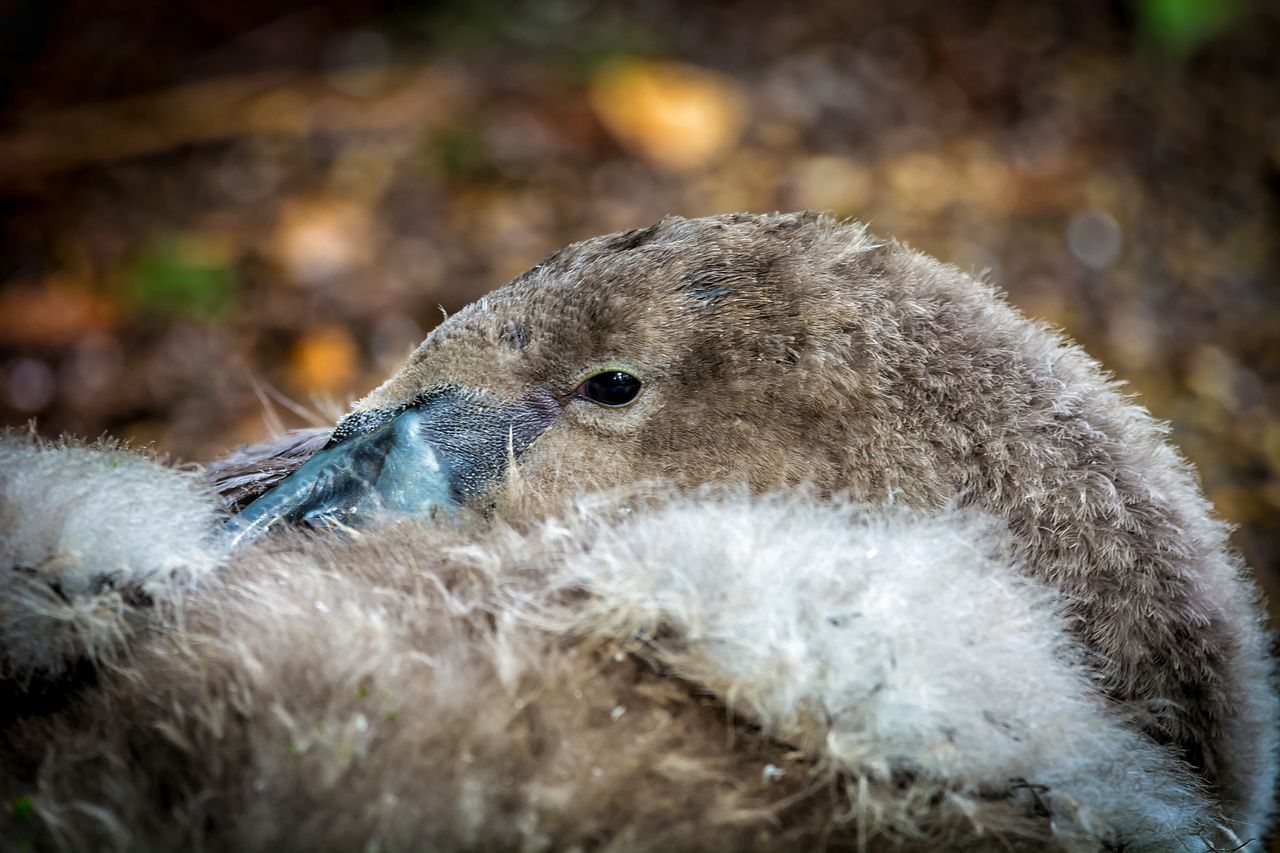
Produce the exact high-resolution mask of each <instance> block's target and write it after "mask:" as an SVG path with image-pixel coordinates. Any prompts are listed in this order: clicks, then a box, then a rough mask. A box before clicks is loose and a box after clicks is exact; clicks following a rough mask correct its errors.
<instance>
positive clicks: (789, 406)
mask: <svg viewBox="0 0 1280 853" xmlns="http://www.w3.org/2000/svg"><path fill="white" fill-rule="evenodd" d="M877 248H878V247H877V246H876V245H875V244H874V243H873V242H872V241H871V240H870V238H868V237H867V236H866V235H865V232H864V231H863V230H862V229H861V228H859V227H856V226H848V225H840V224H838V223H836V222H835V221H834V220H831V219H830V218H827V217H823V216H818V215H814V214H792V215H776V216H765V217H760V216H746V215H740V216H724V217H715V218H709V219H699V220H685V219H679V218H668V219H664V220H663V221H661V222H659V223H658V224H656V225H654V226H652V227H650V228H646V229H643V230H634V231H626V232H622V233H619V234H613V235H609V236H605V237H599V238H596V239H592V240H587V241H585V242H582V243H577V244H574V245H572V246H569V247H567V248H565V249H563V250H561V251H559V252H557V253H555V254H553V255H551V256H550V257H549V258H547V259H546V260H545V261H543V262H542V263H541V264H539V265H538V266H536V267H534V268H533V269H531V270H529V271H528V272H526V273H525V274H523V275H521V276H520V277H518V278H517V279H515V280H514V281H512V282H511V283H510V284H508V285H507V286H505V287H503V288H502V289H500V290H497V291H495V292H494V293H491V294H489V295H488V296H486V297H484V298H483V299H481V300H479V301H478V302H476V303H474V304H472V305H470V306H468V307H467V308H465V309H464V310H462V311H460V312H459V313H457V314H455V315H453V316H452V317H450V318H449V319H448V320H446V321H445V322H444V323H443V324H442V325H440V326H439V327H438V328H436V329H435V330H434V331H433V332H432V333H431V335H430V336H429V337H428V338H427V339H426V340H425V341H424V342H423V343H422V344H421V346H419V347H418V349H417V350H416V351H415V352H414V353H413V354H412V355H411V356H410V357H409V359H408V360H407V362H406V363H405V364H404V365H403V366H402V367H401V368H400V369H399V370H398V371H397V372H396V373H395V374H394V375H393V376H392V377H391V378H390V379H388V380H387V381H386V382H385V383H383V384H382V385H381V386H380V387H378V388H377V389H375V390H374V391H373V392H372V393H370V394H369V395H368V396H366V397H365V398H364V399H363V400H360V401H359V402H358V403H357V404H356V405H355V407H354V408H353V410H352V412H351V413H350V414H349V415H347V416H346V417H345V418H343V420H342V421H341V422H339V424H338V425H337V427H336V429H335V430H334V432H333V434H332V436H331V437H330V439H329V442H328V445H327V446H326V447H325V448H324V449H323V450H321V451H320V452H319V453H318V454H317V455H316V456H315V457H313V458H312V459H311V460H310V461H309V462H307V463H306V464H305V465H304V466H302V467H301V468H300V469H299V470H298V471H296V472H295V473H293V474H292V475H291V476H290V477H289V478H287V479H286V480H285V481H283V482H282V483H281V484H279V485H278V486H276V487H275V488H274V489H272V491H270V492H268V493H267V494H266V495H264V496H263V497H261V498H259V499H258V500H257V501H256V502H255V503H254V504H252V505H250V507H248V508H247V509H246V510H245V511H244V512H243V513H242V514H241V516H239V517H238V519H237V520H236V522H235V525H236V528H237V531H238V533H240V534H244V533H246V532H247V533H249V534H256V533H257V532H259V531H260V530H261V529H263V528H264V527H269V526H272V525H274V524H276V523H279V522H281V521H284V522H295V523H296V522H302V523H307V524H316V523H327V522H333V521H341V522H344V523H348V522H352V521H355V520H358V519H359V518H360V517H362V516H365V515H369V514H372V513H374V512H375V511H385V510H391V511H395V512H400V513H407V514H419V513H422V512H427V511H441V510H443V511H451V510H453V509H454V508H463V507H465V508H470V509H474V510H480V511H483V512H492V511H495V510H496V511H498V512H501V511H502V510H503V508H504V506H505V505H507V504H508V503H509V502H511V501H512V500H514V498H513V489H514V488H515V484H516V483H517V482H518V483H519V485H520V488H521V490H522V493H524V494H528V493H529V492H530V490H531V489H532V491H534V492H536V493H538V494H539V495H541V496H542V497H543V498H544V499H545V498H550V499H552V500H555V499H556V498H557V496H565V495H570V494H582V493H584V492H592V491H599V490H607V489H611V488H616V487H619V486H625V485H629V484H636V483H643V482H660V483H663V484H666V485H673V486H677V487H688V486H696V485H700V484H708V483H734V484H739V485H747V486H749V487H751V488H753V489H756V490H768V489H772V488H779V487H783V486H787V485H796V484H799V483H812V484H815V485H817V486H818V487H820V488H822V487H832V486H834V485H836V483H835V482H834V481H837V480H839V479H840V477H839V475H838V474H837V473H835V472H834V469H833V465H835V467H836V468H838V467H840V466H839V460H836V459H833V458H832V453H831V452H829V451H828V450H827V449H826V446H827V445H829V444H831V443H832V441H833V440H834V439H836V438H837V437H839V436H842V435H846V434H848V432H849V430H850V426H849V423H848V421H849V419H850V418H856V405H854V403H853V401H856V400H857V399H858V394H857V393H856V391H857V385H858V384H859V381H860V379H859V375H860V374H859V371H858V370H857V369H856V364H857V362H858V359H859V352H860V350H859V346H858V342H859V340H860V338H861V335H860V333H859V329H860V324H859V319H858V314H859V312H858V307H857V305H856V304H855V300H853V299H851V298H850V294H851V293H852V292H853V290H851V288H853V287H854V285H856V282H851V277H857V278H861V279H865V280H866V281H867V282H875V281H878V280H879V279H878V277H877V274H876V271H875V269H874V267H875V264H874V262H870V261H868V260H867V258H868V257H869V256H873V255H874V254H875V253H876V251H877ZM872 289H874V288H872ZM837 455H838V456H839V457H840V460H843V459H844V458H845V457H847V448H846V447H845V446H844V443H843V442H840V450H839V453H838V454H837ZM517 472H518V476H515V475H516V474H517Z"/></svg>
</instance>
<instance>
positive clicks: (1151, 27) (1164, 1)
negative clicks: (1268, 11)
mask: <svg viewBox="0 0 1280 853" xmlns="http://www.w3.org/2000/svg"><path fill="white" fill-rule="evenodd" d="M1134 2H1135V5H1136V7H1137V8H1136V11H1137V14H1138V25H1139V28H1140V30H1141V32H1142V34H1143V36H1144V38H1145V39H1146V40H1147V41H1149V42H1153V43H1155V44H1156V45H1158V46H1159V47H1160V48H1162V49H1163V50H1165V51H1168V52H1169V53H1172V54H1176V55H1178V56H1186V55H1188V54H1191V53H1193V52H1194V51H1195V50H1196V49H1197V48H1199V47H1200V46H1201V45H1202V44H1204V43H1205V42H1207V41H1209V40H1210V39H1212V38H1214V37H1215V36H1218V35H1221V34H1222V33H1223V32H1225V31H1226V30H1227V29H1229V28H1230V27H1231V25H1232V24H1234V23H1236V22H1237V21H1238V20H1239V19H1240V18H1241V15H1242V13H1243V12H1244V9H1245V0H1134Z"/></svg>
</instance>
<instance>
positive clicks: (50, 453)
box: [0, 434, 220, 680]
mask: <svg viewBox="0 0 1280 853" xmlns="http://www.w3.org/2000/svg"><path fill="white" fill-rule="evenodd" d="M213 517H214V509H213V507H212V506H211V504H210V503H209V502H208V500H207V499H206V498H205V497H203V489H202V487H201V485H200V478H199V476H198V474H197V473H196V472H195V471H178V470H174V469H172V468H166V467H162V466H160V465H157V464H154V463H153V462H152V461H151V460H148V459H147V458H145V457H143V456H140V455H138V454H135V453H130V452H127V451H125V450H123V449H121V448H119V447H116V446H113V445H111V444H109V443H106V444H99V445H97V446H96V447H94V448H89V447H81V446H76V445H73V444H61V445H42V444H40V443H38V442H37V441H36V440H35V439H34V438H31V437H29V436H22V435H18V434H9V435H6V436H4V438H3V440H0V676H3V677H4V678H7V679H19V680H22V679H25V678H27V677H29V676H30V675H31V674H32V673H33V672H39V673H42V674H44V675H57V674H59V673H61V672H62V670H63V669H64V668H66V667H67V666H68V665H70V664H73V663H75V662H76V661H78V660H80V659H82V658H96V659H99V660H107V659H110V657H111V656H112V655H113V654H114V653H115V652H116V651H118V649H119V648H120V646H121V644H122V643H123V642H124V640H125V638H126V636H127V634H128V633H129V631H130V629H131V625H130V621H131V620H130V615H131V612H132V605H134V604H137V603H138V602H139V601H142V600H145V599H149V598H154V597H160V598H170V597H172V596H173V594H174V593H176V591H177V590H179V589H182V588H184V587H186V586H189V585H190V584H191V583H192V582H193V581H195V580H197V579H199V578H200V577H202V576H203V575H205V574H207V573H208V572H209V571H210V570H211V569H212V568H214V567H215V566H216V565H217V564H218V563H219V562H220V559H219V557H218V555H217V553H216V552H217V548H216V545H215V540H214V536H213V523H212V522H213ZM144 531H145V533H144Z"/></svg>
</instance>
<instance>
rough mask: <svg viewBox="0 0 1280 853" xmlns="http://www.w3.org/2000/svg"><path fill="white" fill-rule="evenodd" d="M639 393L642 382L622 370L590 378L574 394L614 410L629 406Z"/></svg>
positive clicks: (598, 374)
mask: <svg viewBox="0 0 1280 853" xmlns="http://www.w3.org/2000/svg"><path fill="white" fill-rule="evenodd" d="M639 393H640V380H639V379H636V378H635V377H634V376H632V375H631V374H630V373H626V372H624V371H621V370H605V371H603V372H601V373H597V374H596V375H595V376H590V377H588V378H587V379H586V380H585V381H584V382H583V383H582V384H581V385H579V386H578V390H577V391H575V392H574V394H575V395H577V396H579V397H586V398H587V399H588V400H590V401H591V402H593V403H599V404H600V405H602V406H612V407H613V408H618V407H619V406H625V405H627V404H628V403H630V402H631V401H632V400H634V399H635V398H636V395H637V394H639Z"/></svg>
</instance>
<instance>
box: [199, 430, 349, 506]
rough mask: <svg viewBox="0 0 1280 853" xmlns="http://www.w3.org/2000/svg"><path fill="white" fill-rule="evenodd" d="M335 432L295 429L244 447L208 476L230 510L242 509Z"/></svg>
mask: <svg viewBox="0 0 1280 853" xmlns="http://www.w3.org/2000/svg"><path fill="white" fill-rule="evenodd" d="M332 432H333V431H332V430H331V429H299V430H292V431H291V432H288V433H286V434H284V435H282V436H280V437H279V438H278V439H276V440H275V441H272V442H267V443H264V444H254V445H250V446H249V447H242V448H240V449H239V450H236V451H233V452H232V453H230V454H228V455H226V456H224V457H222V458H221V459H219V460H217V461H216V462H213V463H212V464H210V465H209V467H208V468H206V469H205V473H204V476H205V479H206V480H208V481H209V483H210V485H211V486H212V487H213V490H214V491H215V492H216V493H217V494H218V495H219V496H221V497H222V499H223V500H224V501H226V505H227V508H228V509H235V510H239V509H242V508H244V507H245V506H246V505H247V504H249V502H251V501H253V500H254V499H255V498H257V497H258V496H259V495H261V494H262V493H263V492H265V491H267V490H268V489H270V488H271V487H272V486H274V485H275V484H276V483H278V482H280V481H281V480H283V479H284V478H285V477H287V476H289V475H290V474H292V473H293V472H294V471H296V470H298V468H300V467H301V466H302V464H303V463H304V462H306V461H307V460H308V459H310V458H311V457H312V456H315V455H316V453H318V452H319V450H320V448H322V447H324V445H325V442H327V441H328V440H329V435H330V434H331V433H332Z"/></svg>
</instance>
